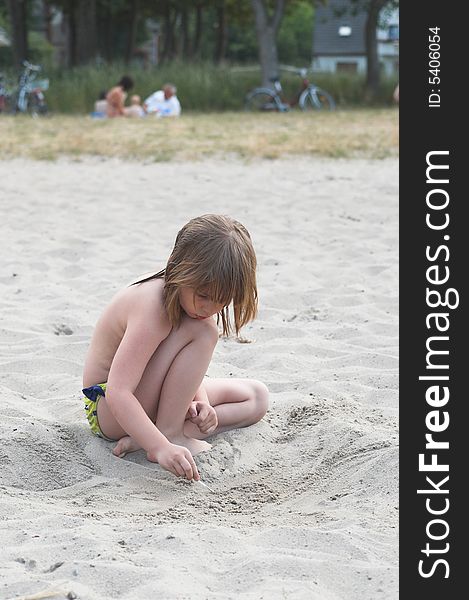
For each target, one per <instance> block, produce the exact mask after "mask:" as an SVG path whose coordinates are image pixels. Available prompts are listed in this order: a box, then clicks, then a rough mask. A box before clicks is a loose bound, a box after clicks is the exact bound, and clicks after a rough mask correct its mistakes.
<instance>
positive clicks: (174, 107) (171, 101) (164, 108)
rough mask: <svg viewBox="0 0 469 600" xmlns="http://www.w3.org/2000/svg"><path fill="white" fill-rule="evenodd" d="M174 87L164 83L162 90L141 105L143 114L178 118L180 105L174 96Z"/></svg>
mask: <svg viewBox="0 0 469 600" xmlns="http://www.w3.org/2000/svg"><path fill="white" fill-rule="evenodd" d="M176 91H177V90H176V86H174V85H172V84H171V83H165V85H164V86H163V89H162V90H158V91H157V92H155V93H154V94H152V95H151V96H148V98H147V99H146V100H145V102H144V103H143V108H144V110H145V112H146V113H147V114H149V115H155V116H157V117H179V115H180V114H181V104H180V103H179V100H178V98H177V96H176Z"/></svg>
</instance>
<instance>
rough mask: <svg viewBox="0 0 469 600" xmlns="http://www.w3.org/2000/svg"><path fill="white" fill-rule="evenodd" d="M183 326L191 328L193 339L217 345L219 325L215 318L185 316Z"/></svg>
mask: <svg viewBox="0 0 469 600" xmlns="http://www.w3.org/2000/svg"><path fill="white" fill-rule="evenodd" d="M182 326H184V327H186V328H188V329H189V331H190V333H191V337H192V339H193V340H203V341H206V342H208V343H209V344H213V345H215V344H216V343H217V342H218V326H217V324H216V323H215V321H214V320H213V319H211V318H210V319H205V320H198V319H191V318H190V317H184V320H183V323H182Z"/></svg>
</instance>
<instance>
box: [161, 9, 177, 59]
mask: <svg viewBox="0 0 469 600" xmlns="http://www.w3.org/2000/svg"><path fill="white" fill-rule="evenodd" d="M174 24H175V19H172V18H171V6H170V3H169V2H166V5H165V10H164V24H163V51H162V53H161V62H166V61H168V60H171V59H172V58H174V51H175V43H174V37H175V36H174Z"/></svg>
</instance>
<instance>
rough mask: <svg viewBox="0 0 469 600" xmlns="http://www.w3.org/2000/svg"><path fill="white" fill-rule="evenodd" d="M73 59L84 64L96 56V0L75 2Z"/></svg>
mask: <svg viewBox="0 0 469 600" xmlns="http://www.w3.org/2000/svg"><path fill="white" fill-rule="evenodd" d="M75 28H76V44H75V51H76V52H75V60H76V64H80V65H83V64H86V63H88V62H90V61H91V60H93V59H94V58H95V57H96V40H97V36H96V0H78V1H77V2H75Z"/></svg>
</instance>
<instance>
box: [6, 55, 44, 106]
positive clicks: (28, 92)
mask: <svg viewBox="0 0 469 600" xmlns="http://www.w3.org/2000/svg"><path fill="white" fill-rule="evenodd" d="M39 71H41V67H40V66H39V65H33V64H32V63H30V62H28V61H27V60H25V61H24V62H23V70H22V72H21V73H20V76H19V78H18V85H17V87H16V88H15V87H11V86H9V85H8V84H7V82H6V80H5V78H4V77H3V76H1V77H0V112H10V113H13V114H16V113H26V114H30V115H32V116H33V117H37V116H39V115H45V114H47V110H48V109H47V103H46V99H45V96H44V92H45V91H46V90H47V89H49V80H48V79H37V75H38V73H39Z"/></svg>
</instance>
